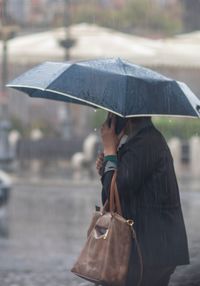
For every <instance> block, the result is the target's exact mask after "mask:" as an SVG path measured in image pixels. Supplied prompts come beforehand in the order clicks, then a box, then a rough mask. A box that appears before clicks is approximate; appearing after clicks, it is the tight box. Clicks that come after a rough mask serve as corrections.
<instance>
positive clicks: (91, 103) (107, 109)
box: [44, 89, 124, 117]
mask: <svg viewBox="0 0 200 286" xmlns="http://www.w3.org/2000/svg"><path fill="white" fill-rule="evenodd" d="M44 91H49V92H52V93H56V94H61V95H64V96H66V97H69V98H72V99H76V100H77V101H81V102H85V103H87V104H89V105H93V106H94V107H98V108H102V109H104V110H106V111H109V112H112V113H114V114H116V115H119V116H120V117H124V116H123V115H122V114H120V113H118V112H116V111H113V110H111V109H109V108H107V107H104V106H101V105H99V104H96V103H93V102H90V101H88V100H85V99H82V98H78V97H76V96H73V95H70V94H66V93H63V92H60V91H55V90H51V89H45V90H44ZM77 103H79V102H77Z"/></svg>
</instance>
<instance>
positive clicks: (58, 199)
mask: <svg viewBox="0 0 200 286" xmlns="http://www.w3.org/2000/svg"><path fill="white" fill-rule="evenodd" d="M199 14H200V0H87V1H86V0H0V285H2V286H7V285H9V286H10V285H15V286H16V285H19V286H21V285H25V286H29V285H30V286H31V285H34V286H35V285H38V286H40V285H47V283H48V285H50V286H51V285H56V286H61V285H68V286H71V285H89V283H88V284H84V283H83V282H82V280H80V279H78V278H75V277H74V276H73V275H71V274H70V271H69V269H70V267H71V266H72V264H73V261H74V260H75V258H76V257H77V255H78V253H79V251H80V249H81V246H82V244H83V241H84V238H85V233H86V229H87V226H88V223H89V220H90V217H91V214H92V211H93V208H94V205H95V204H100V191H101V186H100V182H99V177H98V175H97V173H96V171H95V159H96V155H97V153H98V152H99V151H100V150H101V142H100V136H99V129H100V126H101V124H102V122H103V121H104V119H105V116H106V115H105V112H103V111H100V110H94V109H92V108H88V107H83V106H78V105H72V104H65V103H62V102H56V101H50V100H40V99H31V98H30V97H28V96H27V95H25V94H22V93H19V92H17V91H14V90H11V89H8V88H6V87H5V84H6V83H8V82H9V81H10V80H11V79H13V78H15V77H16V76H18V75H20V74H21V73H23V72H24V71H26V70H27V69H30V68H32V67H33V66H35V65H37V64H40V63H42V62H44V61H68V60H71V61H74V60H87V59H94V58H102V57H121V58H123V59H126V60H129V61H130V62H132V63H136V64H141V65H143V66H146V67H149V68H152V69H154V70H157V71H158V72H161V73H163V74H164V75H167V76H169V77H172V78H174V79H176V80H179V81H184V82H186V83H187V84H188V85H189V87H190V88H191V89H192V90H193V92H194V93H195V94H196V95H197V96H199V97H200V80H199V78H200V53H199V51H200V17H199ZM154 122H155V124H156V126H157V127H158V129H159V130H161V132H162V133H163V134H164V135H165V137H166V139H167V141H168V144H169V147H170V149H171V151H172V154H173V157H174V164H175V168H176V173H177V176H178V181H179V186H180V191H181V200H182V202H183V211H184V216H185V220H186V226H187V229H188V239H189V246H190V252H191V265H190V266H187V267H180V268H179V269H178V271H177V272H176V273H175V275H174V276H173V279H172V282H171V284H170V285H200V271H199V269H200V250H199V249H200V248H199V239H200V236H199V233H200V227H199V224H198V221H199V218H200V213H199V206H200V192H199V191H200V184H199V183H200V167H199V162H200V123H199V120H193V119H173V118H154ZM177 239H178V238H177Z"/></svg>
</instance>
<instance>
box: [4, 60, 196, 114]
mask: <svg viewBox="0 0 200 286" xmlns="http://www.w3.org/2000/svg"><path fill="white" fill-rule="evenodd" d="M7 86H9V87H12V88H15V89H17V90H20V91H22V92H25V93H27V94H28V95H30V96H31V97H40V98H48V99H54V100H60V101H65V102H70V103H77V104H83V105H88V106H93V107H95V108H96V107H99V108H102V109H104V110H107V111H111V112H113V113H115V114H117V115H119V116H121V117H134V116H154V115H168V116H185V117H200V100H199V99H198V98H197V97H196V96H195V95H194V94H193V93H192V91H191V90H190V89H189V87H188V86H187V85H186V84H184V83H181V82H177V81H175V80H173V79H170V78H167V77H165V76H163V75H161V74H159V73H156V72H154V71H152V70H150V69H147V68H144V67H141V66H137V65H134V64H132V63H129V62H127V61H124V60H121V59H97V60H90V61H80V62H75V63H72V62H64V63H56V62H46V63H43V64H41V65H39V66H36V67H35V68H33V69H31V70H29V71H27V72H26V73H24V74H22V75H21V76H19V77H18V78H16V79H15V80H13V81H12V82H11V83H9V84H8V85H7Z"/></svg>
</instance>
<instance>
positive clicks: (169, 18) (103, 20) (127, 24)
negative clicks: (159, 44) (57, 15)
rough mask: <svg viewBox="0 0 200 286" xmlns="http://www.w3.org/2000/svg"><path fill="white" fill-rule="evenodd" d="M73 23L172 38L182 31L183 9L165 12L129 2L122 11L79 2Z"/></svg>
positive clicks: (173, 7)
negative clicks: (92, 24)
mask: <svg viewBox="0 0 200 286" xmlns="http://www.w3.org/2000/svg"><path fill="white" fill-rule="evenodd" d="M73 22H74V23H80V22H88V23H95V24H99V25H103V26H106V27H110V28H114V29H116V30H121V31H124V32H129V33H138V34H143V35H150V36H154V35H155V36H156V34H158V35H171V34H175V33H177V32H180V31H181V29H182V9H181V5H180V4H178V3H176V4H175V5H168V6H165V8H163V7H162V6H161V5H159V4H158V2H154V1H149V0H127V2H125V4H124V6H122V8H121V9H114V7H113V6H106V5H101V2H99V1H94V0H88V1H87V2H85V1H81V0H80V1H78V2H77V4H76V8H75V9H74V12H73Z"/></svg>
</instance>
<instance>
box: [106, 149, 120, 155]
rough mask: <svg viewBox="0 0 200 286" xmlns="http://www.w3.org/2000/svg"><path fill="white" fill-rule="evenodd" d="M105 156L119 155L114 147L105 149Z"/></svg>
mask: <svg viewBox="0 0 200 286" xmlns="http://www.w3.org/2000/svg"><path fill="white" fill-rule="evenodd" d="M103 153H104V156H108V155H117V151H116V150H114V149H104V152H103Z"/></svg>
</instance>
